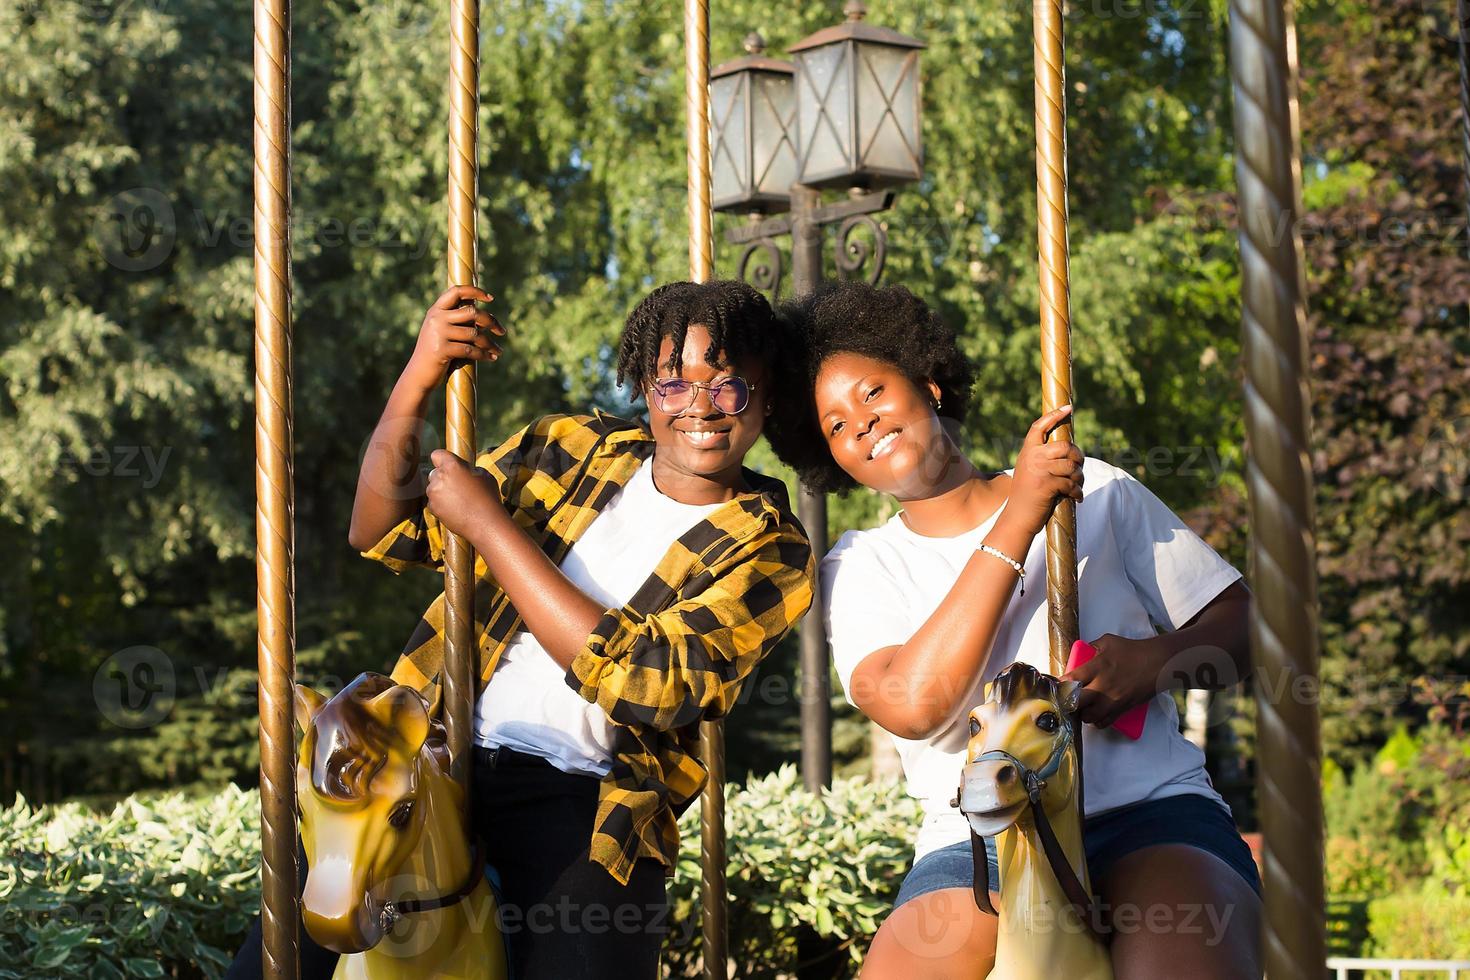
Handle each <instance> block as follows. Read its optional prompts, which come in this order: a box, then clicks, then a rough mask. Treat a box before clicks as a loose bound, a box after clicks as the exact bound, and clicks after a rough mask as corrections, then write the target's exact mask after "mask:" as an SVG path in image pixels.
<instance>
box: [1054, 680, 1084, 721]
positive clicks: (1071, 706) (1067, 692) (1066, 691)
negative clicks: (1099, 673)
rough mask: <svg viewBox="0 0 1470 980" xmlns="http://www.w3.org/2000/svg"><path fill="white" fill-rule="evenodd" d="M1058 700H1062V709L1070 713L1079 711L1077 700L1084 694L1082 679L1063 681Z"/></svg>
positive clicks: (1073, 713)
mask: <svg viewBox="0 0 1470 980" xmlns="http://www.w3.org/2000/svg"><path fill="white" fill-rule="evenodd" d="M1058 695H1059V697H1058V698H1057V700H1058V701H1060V702H1061V705H1062V710H1063V711H1065V712H1066V713H1067V714H1069V715H1075V714H1076V713H1077V700H1078V699H1079V698H1080V697H1081V696H1082V682H1081V681H1062V685H1061V687H1060V689H1059V690H1058Z"/></svg>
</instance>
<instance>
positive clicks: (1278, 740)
mask: <svg viewBox="0 0 1470 980" xmlns="http://www.w3.org/2000/svg"><path fill="white" fill-rule="evenodd" d="M1230 77H1231V81H1232V83H1233V88H1234V98H1235V181H1236V185H1237V188H1238V195H1239V212H1240V269H1241V277H1240V279H1241V307H1242V311H1241V312H1242V317H1241V319H1242V348H1243V354H1244V357H1245V367H1246V378H1245V421H1246V439H1247V441H1248V445H1249V447H1250V454H1249V456H1248V458H1247V467H1246V482H1247V485H1248V487H1249V493H1250V508H1251V548H1250V571H1251V586H1252V591H1253V593H1254V599H1253V601H1252V603H1251V627H1250V635H1251V652H1252V659H1253V662H1254V670H1255V675H1256V678H1257V683H1256V685H1255V689H1256V758H1257V759H1258V760H1259V762H1258V765H1257V772H1256V797H1257V806H1258V807H1259V810H1260V818H1261V831H1262V836H1263V838H1264V843H1265V854H1264V860H1263V862H1262V866H1263V869H1264V874H1263V876H1262V878H1263V881H1262V885H1263V891H1264V893H1265V905H1266V909H1265V911H1266V916H1265V919H1266V921H1265V929H1264V935H1265V967H1266V973H1267V975H1268V976H1270V977H1271V978H1272V980H1292V978H1307V977H1311V978H1313V980H1315V978H1317V977H1320V976H1322V971H1323V964H1324V963H1325V962H1326V958H1325V957H1326V938H1325V925H1324V911H1325V910H1324V901H1323V883H1322V790H1321V786H1322V784H1321V770H1322V765H1321V758H1322V745H1321V738H1320V731H1319V720H1318V715H1317V702H1316V701H1315V700H1314V699H1311V698H1293V697H1280V698H1278V699H1275V700H1273V699H1272V698H1271V696H1270V692H1271V691H1295V690H1297V689H1298V688H1297V683H1298V681H1297V679H1298V678H1304V679H1307V680H1309V681H1311V680H1315V678H1316V677H1317V575H1316V566H1315V553H1316V546H1315V532H1314V530H1313V528H1314V524H1315V519H1314V506H1313V498H1312V466H1311V457H1310V455H1309V452H1308V450H1309V447H1310V439H1311V433H1310V422H1309V411H1310V405H1311V402H1310V401H1309V400H1308V393H1307V370H1308V369H1307V364H1308V361H1307V324H1306V318H1307V314H1306V303H1305V296H1306V280H1305V267H1304V265H1303V263H1302V245H1301V239H1300V237H1299V235H1298V234H1297V217H1298V215H1300V213H1301V151H1300V145H1299V143H1300V136H1299V130H1298V126H1297V101H1296V29H1295V24H1294V22H1293V13H1292V5H1291V3H1290V0H1285V2H1283V0H1231V3H1230Z"/></svg>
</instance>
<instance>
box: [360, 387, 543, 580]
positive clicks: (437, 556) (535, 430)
mask: <svg viewBox="0 0 1470 980" xmlns="http://www.w3.org/2000/svg"><path fill="white" fill-rule="evenodd" d="M554 419H555V417H554V416H548V417H547V418H544V419H538V420H536V421H535V422H532V423H531V424H530V425H527V426H526V427H525V428H523V429H521V430H520V431H519V432H517V433H516V434H515V435H513V436H511V437H510V438H509V439H507V440H505V442H503V443H501V444H500V445H499V446H497V447H496V448H494V449H487V450H485V451H484V452H481V453H480V454H479V455H478V456H476V457H475V465H476V466H478V467H480V468H481V469H483V470H485V471H486V472H487V473H489V474H490V475H491V476H492V477H494V479H495V482H496V484H497V485H498V486H499V487H500V499H501V502H502V503H504V504H506V505H507V506H510V504H511V502H512V501H514V500H515V499H516V498H517V497H518V496H519V494H520V488H521V487H522V486H523V485H524V484H525V481H526V477H527V474H528V473H529V472H531V471H532V469H533V468H534V467H535V465H536V461H537V460H538V459H539V457H540V455H541V451H542V450H543V449H544V448H545V446H546V444H547V441H548V438H549V433H548V432H547V431H545V430H547V429H549V428H550V426H551V422H552V421H553V420H554ZM361 554H362V556H363V557H364V558H371V559H373V560H374V561H378V562H382V563H383V564H384V565H386V566H388V567H389V568H391V569H392V570H393V571H394V573H395V574H398V575H401V574H403V572H404V570H405V569H408V568H412V567H414V566H421V567H424V568H431V569H434V570H435V571H442V570H443V568H444V527H443V525H441V524H440V523H439V519H438V518H437V517H435V516H434V515H433V513H432V512H430V510H429V508H428V500H427V498H425V497H420V498H419V499H418V502H417V504H416V505H415V510H414V512H413V513H412V514H410V515H409V516H408V517H406V518H404V519H403V520H402V521H401V522H400V523H399V524H398V525H397V526H396V527H394V528H393V529H392V530H390V531H389V532H388V533H387V534H385V535H383V537H382V539H381V540H379V541H378V543H377V544H375V545H373V546H372V547H371V548H369V549H368V550H367V551H364V552H362V553H361Z"/></svg>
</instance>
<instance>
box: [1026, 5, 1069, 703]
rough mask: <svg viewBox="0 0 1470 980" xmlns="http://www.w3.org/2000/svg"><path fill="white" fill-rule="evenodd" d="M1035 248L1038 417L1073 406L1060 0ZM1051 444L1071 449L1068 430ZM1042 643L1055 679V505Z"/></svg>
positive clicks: (1051, 46)
mask: <svg viewBox="0 0 1470 980" xmlns="http://www.w3.org/2000/svg"><path fill="white" fill-rule="evenodd" d="M1032 48H1033V52H1034V62H1035V73H1036V247H1037V254H1038V257H1039V264H1040V274H1041V410H1042V411H1043V412H1050V411H1051V410H1052V409H1054V408H1059V407H1061V406H1062V405H1066V404H1067V403H1069V402H1070V401H1072V339H1071V332H1072V309H1071V297H1070V294H1069V291H1068V289H1069V287H1068V275H1069V270H1068V258H1067V102H1066V68H1065V61H1064V56H1065V48H1064V45H1063V41H1062V0H1035V3H1034V6H1033V8H1032ZM1051 440H1052V441H1053V442H1057V441H1062V442H1071V441H1072V426H1071V424H1070V423H1068V424H1066V425H1061V426H1058V427H1057V428H1056V429H1055V430H1053V433H1052V436H1051ZM1046 605H1047V638H1048V641H1049V643H1048V648H1049V650H1050V654H1051V658H1050V659H1051V672H1052V673H1053V674H1054V675H1058V676H1060V675H1061V674H1062V673H1063V672H1064V671H1065V670H1066V666H1067V655H1068V653H1070V652H1071V649H1072V644H1073V643H1074V642H1075V641H1076V639H1077V631H1078V627H1077V508H1076V505H1075V504H1074V503H1073V502H1072V501H1071V500H1069V499H1064V500H1061V501H1060V502H1058V504H1057V506H1056V509H1055V510H1054V511H1053V512H1052V516H1051V520H1049V521H1048V522H1047V525H1046Z"/></svg>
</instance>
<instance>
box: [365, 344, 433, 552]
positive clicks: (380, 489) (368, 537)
mask: <svg viewBox="0 0 1470 980" xmlns="http://www.w3.org/2000/svg"><path fill="white" fill-rule="evenodd" d="M432 393H433V389H432V388H431V387H427V386H425V385H424V383H423V382H422V381H420V380H419V379H418V378H417V377H415V376H413V375H410V374H409V373H408V371H405V372H404V374H403V375H402V376H400V377H399V379H398V382H397V383H396V384H395V385H394V386H393V391H392V393H391V394H390V395H389V396H388V404H387V405H386V406H384V408H383V414H382V416H381V417H380V418H379V419H378V424H377V426H376V427H375V428H374V429H373V434H372V436H371V437H370V438H369V439H368V443H367V449H366V451H365V452H364V453H363V456H362V467H361V469H360V470H359V472H358V476H357V494H356V496H355V497H354V498H353V501H352V522H351V525H350V527H349V528H348V531H347V541H348V543H349V544H350V545H351V546H352V547H353V548H355V549H357V550H358V551H366V550H367V549H369V548H371V547H372V546H373V545H375V544H377V543H378V541H379V540H381V539H382V537H383V535H385V534H387V533H388V532H389V531H391V530H392V529H393V528H395V527H397V526H398V524H400V523H401V522H402V521H403V520H404V518H406V517H408V516H409V515H410V514H412V513H413V512H414V510H415V509H416V508H418V507H419V506H420V505H421V501H422V500H423V494H424V486H423V477H422V475H421V474H420V473H419V467H418V464H419V459H420V457H421V454H422V449H421V441H422V439H423V428H424V414H425V413H426V412H427V411H428V407H429V398H430V396H431V395H432Z"/></svg>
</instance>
